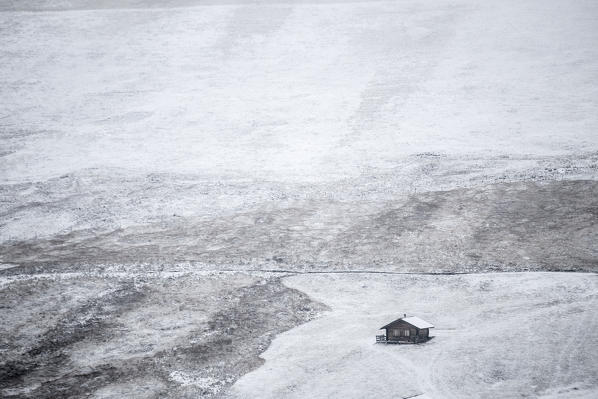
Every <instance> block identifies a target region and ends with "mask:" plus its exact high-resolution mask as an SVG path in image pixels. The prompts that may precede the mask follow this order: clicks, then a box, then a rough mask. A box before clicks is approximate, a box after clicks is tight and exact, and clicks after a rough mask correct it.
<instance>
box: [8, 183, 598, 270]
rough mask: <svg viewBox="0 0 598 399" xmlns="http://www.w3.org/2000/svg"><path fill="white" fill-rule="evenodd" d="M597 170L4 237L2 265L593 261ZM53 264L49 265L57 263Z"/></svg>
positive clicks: (422, 266)
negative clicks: (593, 177) (565, 177)
mask: <svg viewBox="0 0 598 399" xmlns="http://www.w3.org/2000/svg"><path fill="white" fill-rule="evenodd" d="M596 242H598V182H596V181H588V180H584V181H550V182H545V183H539V182H518V183H504V184H493V185H488V186H484V187H478V188H466V189H457V190H450V191H434V192H424V193H419V194H412V195H409V196H403V197H397V199H396V200H395V201H381V202H376V201H335V200H328V201H325V200H317V201H316V200H304V201H299V200H298V201H293V202H292V203H285V204H284V205H282V204H281V203H279V202H276V203H263V204H262V205H260V206H258V207H256V208H255V209H253V210H248V211H243V212H237V213H229V214H227V215H222V216H205V217H177V218H173V219H170V220H167V221H163V222H160V223H152V224H148V225H138V226H132V227H126V228H118V229H114V230H106V231H97V230H96V229H90V230H78V231H72V232H70V233H68V234H58V235H54V236H52V237H51V238H43V239H42V238H39V239H31V240H13V241H10V242H5V243H4V245H2V246H1V247H0V262H6V263H12V264H18V265H20V267H16V268H15V267H13V268H10V269H7V270H3V271H0V273H2V274H4V275H9V274H20V273H29V272H43V271H48V270H64V269H68V268H69V267H68V266H64V265H72V266H70V268H71V269H72V270H74V271H81V270H94V269H95V268H96V267H99V265H102V264H130V265H134V264H142V263H153V264H159V265H164V264H176V263H180V262H191V263H194V264H195V265H196V267H197V268H198V269H201V268H202V267H203V266H202V265H209V267H211V268H216V269H222V270H224V269H236V270H259V269H281V270H296V271H309V270H328V271H333V270H372V271H399V272H479V271H482V272H483V271H525V270H548V271H557V270H558V271H596V270H598V247H597V246H596ZM57 265H58V266H57Z"/></svg>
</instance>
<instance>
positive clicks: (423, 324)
mask: <svg viewBox="0 0 598 399" xmlns="http://www.w3.org/2000/svg"><path fill="white" fill-rule="evenodd" d="M401 320H402V321H404V322H405V323H409V324H411V325H412V326H414V327H416V328H434V326H433V325H432V324H431V323H428V322H427V321H425V320H422V319H420V318H419V317H416V316H409V317H401V318H400V319H396V320H395V321H393V322H391V323H388V324H387V325H385V326H384V327H381V328H380V329H383V328H386V327H388V326H390V325H391V324H394V323H396V322H398V321H401Z"/></svg>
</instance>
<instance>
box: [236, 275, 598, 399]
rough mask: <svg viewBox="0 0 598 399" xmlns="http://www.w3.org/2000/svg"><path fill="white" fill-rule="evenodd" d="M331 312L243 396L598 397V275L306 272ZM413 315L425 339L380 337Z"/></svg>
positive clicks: (289, 337)
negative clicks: (384, 340)
mask: <svg viewBox="0 0 598 399" xmlns="http://www.w3.org/2000/svg"><path fill="white" fill-rule="evenodd" d="M285 284H287V285H288V286H290V287H293V288H297V289H299V290H301V291H304V292H306V293H308V294H309V295H310V296H311V297H312V298H313V299H315V300H318V301H321V302H323V303H325V304H327V305H328V306H330V308H331V310H330V311H329V312H328V313H326V314H324V315H323V316H322V317H320V318H319V319H316V320H313V321H311V322H309V323H307V324H304V325H302V326H299V327H297V328H294V329H292V330H290V331H288V332H286V333H283V334H281V335H279V336H278V337H277V338H276V339H275V340H274V341H273V342H272V345H271V346H270V347H269V348H268V350H267V351H266V352H265V353H264V354H263V355H262V356H263V358H264V359H265V360H266V362H265V364H264V365H263V366H262V367H260V368H259V369H257V370H255V371H254V372H252V373H249V374H246V375H245V376H244V377H242V378H241V379H240V380H238V381H237V383H236V384H235V385H234V386H233V388H232V393H231V397H234V398H262V399H266V398H308V397H309V398H373V397H389V396H392V397H410V396H412V395H422V396H416V397H418V398H422V397H423V398H436V399H450V398H499V397H500V398H514V397H530V398H535V397H537V398H540V397H545V398H556V397H559V398H568V397H571V398H590V397H596V396H597V395H598V383H597V381H598V379H597V378H596V377H597V376H598V368H597V365H598V348H597V347H596V345H595V343H596V342H598V329H596V328H595V327H596V305H597V304H598V303H597V300H598V280H597V276H596V275H595V274H571V273H568V274H567V273H501V274H478V275H461V276H405V275H402V276H400V275H359V274H348V275H339V274H335V275H297V276H293V277H289V278H286V279H285ZM403 313H412V314H419V315H421V316H422V317H425V318H426V319H428V320H430V321H433V322H434V324H435V325H436V328H435V329H434V330H432V333H431V335H432V336H434V338H433V339H432V340H430V341H428V342H427V343H425V344H420V345H384V344H376V343H375V335H376V334H377V333H379V330H378V328H379V326H381V325H384V324H386V323H387V322H389V321H392V320H394V319H396V318H397V315H402V314H403Z"/></svg>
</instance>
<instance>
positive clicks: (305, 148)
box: [0, 0, 598, 235]
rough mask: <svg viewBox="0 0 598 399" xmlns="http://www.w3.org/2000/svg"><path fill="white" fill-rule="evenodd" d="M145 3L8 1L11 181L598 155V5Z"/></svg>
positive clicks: (2, 37)
mask: <svg viewBox="0 0 598 399" xmlns="http://www.w3.org/2000/svg"><path fill="white" fill-rule="evenodd" d="M21 3H22V4H23V5H22V6H20V5H19V4H21ZM146 3H147V5H148V7H149V8H143V7H144V4H145V3H144V2H143V1H141V2H139V1H137V2H135V1H133V2H125V3H123V5H121V6H119V5H118V2H114V1H112V2H111V1H101V2H98V3H97V5H96V6H95V7H97V8H103V9H92V8H94V3H92V2H89V1H83V0H81V1H67V2H59V4H52V3H51V2H47V1H41V0H40V1H29V2H20V3H19V4H16V5H15V2H10V1H5V0H3V1H2V2H0V5H1V7H0V10H4V11H2V12H0V27H1V28H0V59H1V60H2V63H1V64H0V139H1V140H2V141H1V143H0V144H1V148H0V149H1V150H2V153H3V154H4V156H3V159H2V162H1V163H0V182H3V183H14V182H21V181H29V180H33V181H36V180H44V179H47V178H50V177H56V176H60V175H63V174H66V173H70V172H74V171H79V170H83V169H92V168H122V169H124V170H128V171H141V172H143V173H152V172H177V173H191V174H200V175H205V176H220V177H226V176H240V177H245V178H262V179H272V180H284V181H327V180H334V179H337V178H339V177H347V176H357V175H360V174H361V173H362V172H363V171H364V170H370V169H374V170H378V169H379V170H385V169H387V168H391V167H392V166H393V165H395V164H396V163H397V162H399V161H400V160H401V159H404V158H405V157H406V156H409V155H412V154H418V153H424V152H425V153H428V152H429V153H441V154H449V155H456V156H481V157H487V156H501V155H504V154H511V155H521V156H526V157H527V156H552V155H564V154H565V155H566V154H579V153H580V152H595V151H597V150H598V138H597V137H598V134H597V131H598V117H597V115H598V113H597V112H596V111H597V103H598V86H597V85H596V84H595V82H596V81H597V80H598V46H596V43H597V42H598V2H596V1H584V0H580V1H574V2H572V1H564V0H550V1H532V0H517V1H514V0H504V1H483V2H480V1H473V0H436V1H426V2H422V1H414V0H400V1H361V2H344V1H343V2H330V1H328V2H323V3H319V2H300V3H294V2H290V1H289V2H282V1H262V2H257V3H253V2H248V1H222V2H219V1H210V2H202V1H191V0H188V1H187V0H185V1H182V0H181V1H178V2H177V1H174V2H165V3H163V4H164V6H163V7H160V3H159V2H156V1H146ZM173 5H174V6H180V7H171V6H173ZM183 6H187V7H183ZM111 7H117V8H111ZM118 7H136V8H118ZM69 8H73V9H69ZM14 9H23V10H29V11H11V10H14ZM36 9H37V10H39V9H60V10H62V11H52V12H50V11H41V12H40V11H35V10H36ZM11 234H12V233H11ZM16 234H17V235H18V234H19V233H16Z"/></svg>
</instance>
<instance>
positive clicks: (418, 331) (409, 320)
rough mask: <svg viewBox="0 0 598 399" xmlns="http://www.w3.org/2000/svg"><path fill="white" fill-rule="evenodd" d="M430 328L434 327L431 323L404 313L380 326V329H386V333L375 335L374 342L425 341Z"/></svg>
mask: <svg viewBox="0 0 598 399" xmlns="http://www.w3.org/2000/svg"><path fill="white" fill-rule="evenodd" d="M430 328H434V326H433V325H432V324H431V323H428V322H427V321H425V320H422V319H420V318H419V317H415V316H409V317H407V315H404V317H401V318H400V319H396V320H395V321H392V322H390V323H388V324H387V325H385V326H384V327H381V328H380V329H381V330H386V334H385V335H377V336H376V342H380V343H387V344H403V343H405V344H406V343H412V344H417V343H419V342H425V341H427V340H429V339H430Z"/></svg>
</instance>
